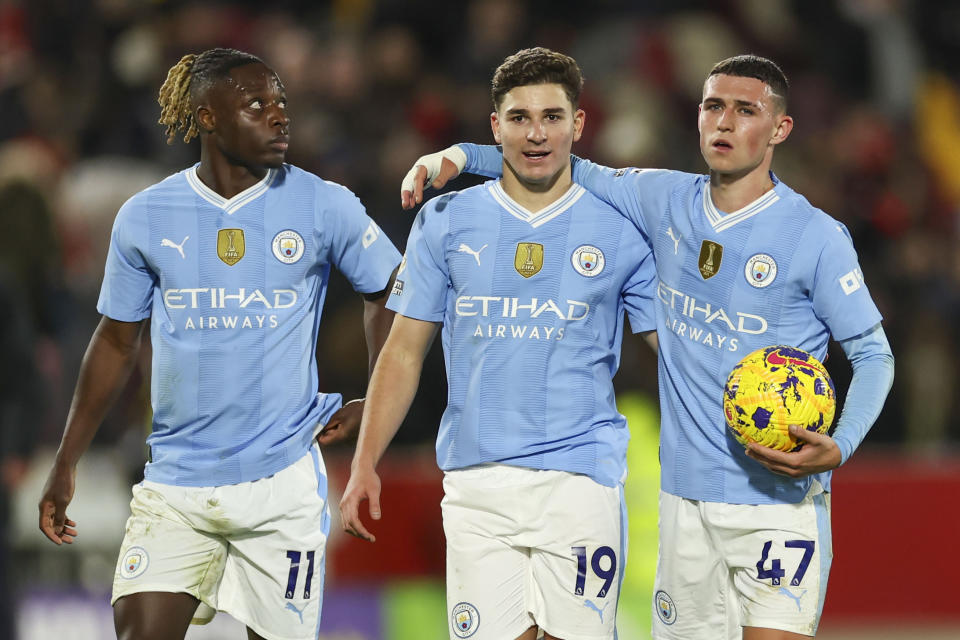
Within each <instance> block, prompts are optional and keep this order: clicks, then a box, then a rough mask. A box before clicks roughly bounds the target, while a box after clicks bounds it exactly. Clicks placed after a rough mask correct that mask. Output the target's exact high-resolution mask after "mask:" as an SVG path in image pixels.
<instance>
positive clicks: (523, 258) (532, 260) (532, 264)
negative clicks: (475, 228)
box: [513, 242, 543, 278]
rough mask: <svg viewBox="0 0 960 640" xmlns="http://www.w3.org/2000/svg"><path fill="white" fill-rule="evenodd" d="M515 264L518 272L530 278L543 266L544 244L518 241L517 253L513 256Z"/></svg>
mask: <svg viewBox="0 0 960 640" xmlns="http://www.w3.org/2000/svg"><path fill="white" fill-rule="evenodd" d="M513 266H514V268H515V269H516V270H517V273H519V274H520V275H522V276H523V277H524V278H529V277H530V276H534V275H536V274H537V273H539V272H540V269H542V268H543V245H542V244H538V243H536V242H519V243H517V253H516V255H514V257H513Z"/></svg>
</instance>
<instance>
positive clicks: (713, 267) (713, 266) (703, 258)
mask: <svg viewBox="0 0 960 640" xmlns="http://www.w3.org/2000/svg"><path fill="white" fill-rule="evenodd" d="M722 258H723V245H720V244H717V243H716V242H713V241H712V240H704V241H703V243H702V244H701V245H700V258H699V259H698V260H697V265H698V266H699V267H700V275H701V276H703V279H704V280H709V279H710V278H712V277H713V276H715V275H717V271H720V260H721V259H722Z"/></svg>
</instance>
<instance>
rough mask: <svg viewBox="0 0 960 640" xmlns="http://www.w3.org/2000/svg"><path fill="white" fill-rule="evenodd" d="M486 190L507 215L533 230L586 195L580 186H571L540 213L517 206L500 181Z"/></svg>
mask: <svg viewBox="0 0 960 640" xmlns="http://www.w3.org/2000/svg"><path fill="white" fill-rule="evenodd" d="M488 188H489V189H490V195H492V196H493V199H494V200H496V201H497V202H498V203H500V206H502V207H503V208H504V209H506V210H507V213H509V214H510V215H512V216H513V217H515V218H519V219H520V220H523V221H524V222H527V223H529V224H530V226H531V227H533V228H537V227H539V226H540V225H543V224H546V223H547V222H550V221H551V220H553V219H554V218H556V217H557V216H559V215H560V214H561V213H563V212H564V211H566V210H567V209H569V208H570V207H572V206H573V203H575V202H576V201H577V200H579V199H580V197H581V196H582V195H583V194H584V193H586V190H585V189H584V188H583V187H581V186H580V185H578V184H571V185H570V188H569V189H567V191H566V193H564V194H563V195H562V196H560V197H559V198H557V199H556V200H555V201H554V202H553V203H551V204H549V205H547V206H546V207H544V208H543V209H540V211H536V212H534V211H530V210H529V209H527V208H526V207H524V206H522V205H520V204H518V203H517V201H516V200H514V199H513V198H511V197H510V196H508V195H507V192H506V191H504V190H503V185H502V184H501V181H500V180H497V181H495V182H491V183H490V186H489V187H488Z"/></svg>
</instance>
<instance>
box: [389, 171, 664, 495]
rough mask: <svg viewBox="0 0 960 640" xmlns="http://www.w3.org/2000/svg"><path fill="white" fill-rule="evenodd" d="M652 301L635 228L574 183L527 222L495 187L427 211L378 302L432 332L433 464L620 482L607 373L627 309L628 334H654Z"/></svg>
mask: <svg viewBox="0 0 960 640" xmlns="http://www.w3.org/2000/svg"><path fill="white" fill-rule="evenodd" d="M655 293H656V290H655V282H654V272H653V264H652V259H651V255H650V250H649V248H648V247H647V245H646V243H645V242H644V241H643V238H642V236H641V235H640V233H639V232H638V231H637V230H636V229H635V228H634V226H633V225H632V224H630V222H628V221H627V220H625V219H624V218H623V217H622V216H620V215H618V214H617V213H616V212H615V211H614V210H613V209H612V208H611V207H610V206H609V205H607V204H605V203H603V202H601V201H600V200H599V199H597V198H596V197H594V196H593V195H591V194H589V193H588V192H586V191H585V190H584V189H583V188H582V187H581V186H579V185H576V184H575V185H572V186H571V188H570V190H569V191H567V192H566V194H564V195H563V196H562V197H561V198H560V199H558V200H557V201H556V202H554V203H553V204H552V205H550V206H549V207H546V208H545V209H543V210H541V211H539V212H536V213H532V212H530V211H528V210H526V209H524V208H523V207H521V206H520V205H519V204H517V203H516V202H514V201H513V200H512V199H511V198H510V197H509V196H507V194H506V193H505V192H504V190H503V188H502V186H501V183H500V182H499V181H495V182H488V183H486V184H483V185H480V186H477V187H473V188H470V189H466V190H464V191H461V192H455V193H449V194H446V195H444V196H441V197H439V198H435V199H433V200H431V201H429V202H428V203H427V204H426V205H424V207H423V208H422V209H421V211H420V213H419V214H418V215H417V218H416V221H415V222H414V224H413V227H412V229H411V232H410V238H409V240H408V243H407V252H406V255H405V257H404V262H403V264H402V265H401V267H400V272H399V274H398V276H397V282H396V284H395V286H394V289H393V293H392V294H391V296H390V300H389V301H388V303H387V306H388V307H389V308H391V309H393V310H395V311H396V312H397V313H400V314H402V315H404V316H408V317H411V318H415V319H418V320H425V321H429V322H442V323H443V329H442V342H443V352H444V357H445V362H446V368H447V380H448V387H449V392H448V400H447V408H446V410H445V411H444V414H443V418H442V420H441V423H440V431H439V435H438V438H437V462H438V464H439V465H440V467H441V468H442V469H443V470H445V471H448V470H452V469H460V468H464V467H469V466H473V465H477V464H481V463H485V462H500V463H504V464H510V465H516V466H522V467H529V468H533V469H555V470H560V471H569V472H572V473H580V474H585V475H587V476H590V477H591V478H593V479H594V480H595V481H597V482H598V483H600V484H603V485H606V486H616V485H617V484H618V483H621V482H623V479H624V476H625V475H626V450H627V441H628V440H629V432H628V429H627V424H626V420H625V419H624V417H623V416H622V415H620V414H619V413H618V412H617V408H616V405H615V402H614V389H613V384H612V378H613V375H614V373H616V371H617V367H618V366H619V362H620V344H621V340H622V334H623V317H624V311H626V312H627V314H628V315H629V317H630V324H631V327H632V329H633V331H634V332H640V331H650V330H653V329H654V328H655V324H654V322H655V320H654V315H653V314H654V312H653V296H654V295H655Z"/></svg>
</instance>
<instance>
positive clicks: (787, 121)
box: [770, 114, 793, 144]
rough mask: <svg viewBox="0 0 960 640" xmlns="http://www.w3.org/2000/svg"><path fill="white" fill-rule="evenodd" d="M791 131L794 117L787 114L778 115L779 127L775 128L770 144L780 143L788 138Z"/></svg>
mask: <svg viewBox="0 0 960 640" xmlns="http://www.w3.org/2000/svg"><path fill="white" fill-rule="evenodd" d="M791 131H793V118H791V117H790V116H788V115H787V114H782V115H780V116H777V127H776V129H774V130H773V137H772V138H771V139H770V144H780V143H781V142H783V141H784V140H786V139H787V136H789V135H790V132H791Z"/></svg>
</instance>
